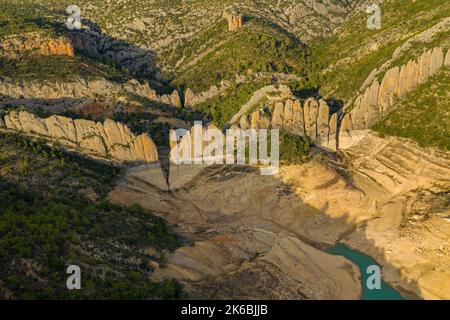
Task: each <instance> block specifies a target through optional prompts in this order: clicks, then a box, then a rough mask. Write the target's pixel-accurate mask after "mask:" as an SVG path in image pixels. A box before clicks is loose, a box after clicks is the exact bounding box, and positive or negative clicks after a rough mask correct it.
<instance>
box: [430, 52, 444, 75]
mask: <svg viewBox="0 0 450 320" xmlns="http://www.w3.org/2000/svg"><path fill="white" fill-rule="evenodd" d="M443 64H444V52H443V50H442V48H434V49H433V51H432V52H431V61H430V77H431V76H433V75H435V74H436V72H438V71H439V70H440V69H441V68H442V66H443Z"/></svg>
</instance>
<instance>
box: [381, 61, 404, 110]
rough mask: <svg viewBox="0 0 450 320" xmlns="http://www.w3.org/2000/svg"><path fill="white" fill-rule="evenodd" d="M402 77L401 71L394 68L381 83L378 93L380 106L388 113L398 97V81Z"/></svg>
mask: <svg viewBox="0 0 450 320" xmlns="http://www.w3.org/2000/svg"><path fill="white" fill-rule="evenodd" d="M399 76H400V69H399V68H398V67H394V68H392V69H390V70H388V71H387V72H386V74H385V76H384V78H383V81H382V82H381V85H380V89H379V91H378V104H379V105H380V106H381V110H382V111H383V112H386V111H387V110H388V108H389V107H390V106H391V105H393V104H394V101H395V98H396V97H397V96H398V91H397V88H398V79H399Z"/></svg>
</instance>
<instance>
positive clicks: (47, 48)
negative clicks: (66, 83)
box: [0, 32, 74, 58]
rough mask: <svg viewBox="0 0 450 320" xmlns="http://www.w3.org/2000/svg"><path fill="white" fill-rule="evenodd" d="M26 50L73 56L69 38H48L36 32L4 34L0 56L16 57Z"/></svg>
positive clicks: (35, 52)
mask: <svg viewBox="0 0 450 320" xmlns="http://www.w3.org/2000/svg"><path fill="white" fill-rule="evenodd" d="M28 52H32V53H33V54H35V55H40V56H50V55H67V56H71V57H73V56H74V48H73V46H72V44H71V42H70V40H69V39H66V38H64V37H59V38H48V37H45V36H43V35H41V34H40V33H38V32H28V33H22V34H14V35H10V36H6V37H4V38H3V39H2V41H1V42H0V56H6V57H9V58H17V57H20V56H22V55H23V54H25V53H28Z"/></svg>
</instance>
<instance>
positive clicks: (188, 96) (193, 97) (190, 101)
mask: <svg viewBox="0 0 450 320" xmlns="http://www.w3.org/2000/svg"><path fill="white" fill-rule="evenodd" d="M224 90H225V87H224V86H221V88H218V87H217V86H211V88H209V89H208V90H206V91H203V92H200V93H197V94H196V93H194V91H192V90H191V89H190V88H187V89H186V92H185V93H184V106H185V107H186V108H194V107H195V106H196V105H199V104H201V103H203V102H205V101H207V100H209V99H212V98H214V97H216V96H218V95H219V94H221V93H222V92H223V91H224Z"/></svg>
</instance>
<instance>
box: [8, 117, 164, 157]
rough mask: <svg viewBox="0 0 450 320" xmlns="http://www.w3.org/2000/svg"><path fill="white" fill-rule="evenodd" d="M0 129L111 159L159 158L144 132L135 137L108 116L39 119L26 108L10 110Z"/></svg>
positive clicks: (154, 146) (153, 144) (126, 128)
mask: <svg viewBox="0 0 450 320" xmlns="http://www.w3.org/2000/svg"><path fill="white" fill-rule="evenodd" d="M0 128H2V129H9V130H14V131H18V132H22V133H25V134H28V135H36V136H39V137H42V138H45V139H47V140H49V141H52V142H58V143H59V144H60V145H61V146H63V147H67V148H70V149H75V150H77V151H79V152H80V153H81V154H83V155H88V156H94V157H99V158H102V159H107V160H112V161H113V162H120V163H152V162H157V161H158V151H157V149H156V145H155V143H154V142H153V140H152V139H151V138H150V137H149V136H148V135H147V134H142V135H139V136H135V135H134V134H133V133H132V132H131V131H130V129H129V128H128V127H126V126H124V125H123V124H121V123H119V122H115V121H112V120H109V119H107V120H105V122H104V123H101V122H95V121H90V120H84V119H75V120H73V119H71V118H66V117H62V116H56V115H54V116H51V117H49V118H46V119H41V118H39V117H36V116H35V115H34V114H31V113H28V112H25V111H11V112H9V113H8V114H7V115H6V116H5V118H4V120H3V119H0Z"/></svg>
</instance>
